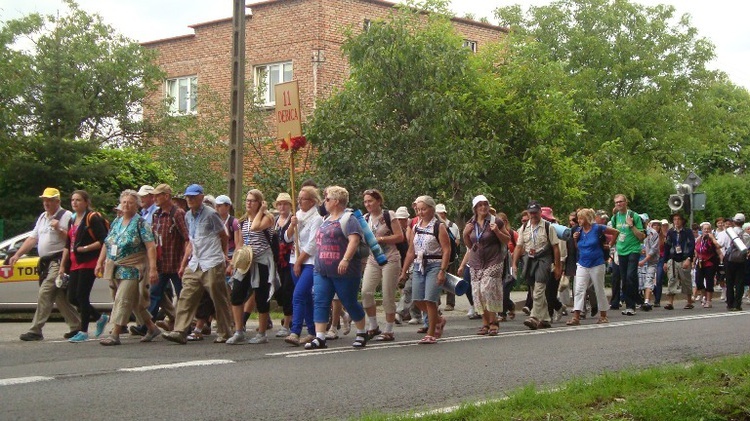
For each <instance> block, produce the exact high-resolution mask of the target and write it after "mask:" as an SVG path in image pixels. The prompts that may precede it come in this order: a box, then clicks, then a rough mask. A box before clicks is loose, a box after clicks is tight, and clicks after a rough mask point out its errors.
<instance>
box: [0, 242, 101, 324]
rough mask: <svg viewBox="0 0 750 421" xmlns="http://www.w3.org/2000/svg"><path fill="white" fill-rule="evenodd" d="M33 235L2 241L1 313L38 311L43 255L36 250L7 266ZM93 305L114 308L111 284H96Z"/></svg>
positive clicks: (0, 255)
mask: <svg viewBox="0 0 750 421" xmlns="http://www.w3.org/2000/svg"><path fill="white" fill-rule="evenodd" d="M29 236H31V231H28V232H25V233H23V234H21V235H17V236H15V237H13V238H10V239H8V240H5V241H3V242H0V311H8V310H33V309H35V308H36V303H37V298H38V293H39V272H38V269H37V265H38V263H39V254H38V252H37V249H36V247H34V248H32V249H31V250H30V251H29V252H28V253H27V254H25V255H24V256H22V257H21V258H20V259H18V261H17V262H16V264H15V265H13V266H10V265H7V264H6V262H7V260H8V259H9V258H10V257H11V256H13V255H14V254H15V253H16V250H18V249H19V248H21V245H22V244H23V242H24V241H26V239H27V238H29ZM91 304H92V305H93V306H94V307H96V308H97V309H100V310H109V309H111V308H112V292H111V291H110V289H109V283H108V282H106V281H103V280H101V279H97V281H96V282H94V288H93V289H92V291H91Z"/></svg>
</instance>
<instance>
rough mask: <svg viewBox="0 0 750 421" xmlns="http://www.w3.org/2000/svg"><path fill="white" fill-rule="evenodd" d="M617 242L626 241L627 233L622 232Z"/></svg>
mask: <svg viewBox="0 0 750 421" xmlns="http://www.w3.org/2000/svg"><path fill="white" fill-rule="evenodd" d="M617 241H619V242H623V241H625V233H624V232H621V233H620V235H618V236H617Z"/></svg>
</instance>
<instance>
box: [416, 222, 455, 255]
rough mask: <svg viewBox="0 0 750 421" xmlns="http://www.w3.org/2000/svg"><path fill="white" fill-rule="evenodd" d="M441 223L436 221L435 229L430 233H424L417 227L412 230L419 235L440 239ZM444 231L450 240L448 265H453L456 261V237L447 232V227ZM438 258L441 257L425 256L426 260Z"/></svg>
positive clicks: (449, 231)
mask: <svg viewBox="0 0 750 421" xmlns="http://www.w3.org/2000/svg"><path fill="white" fill-rule="evenodd" d="M442 223H443V222H442V221H441V220H440V219H438V220H437V222H436V223H435V229H434V230H433V231H432V232H430V231H424V230H422V229H420V228H419V226H418V225H415V226H414V229H415V231H416V232H419V233H420V234H428V235H433V236H435V238H440V224H442ZM446 231H448V238H450V240H451V256H450V260H449V263H453V262H455V261H456V260H457V259H458V244H457V243H456V237H455V236H454V235H453V233H451V230H449V229H448V227H447V226H446ZM438 241H439V240H438ZM440 257H442V256H425V258H427V259H438V258H440Z"/></svg>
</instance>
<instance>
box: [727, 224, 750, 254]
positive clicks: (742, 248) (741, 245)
mask: <svg viewBox="0 0 750 421" xmlns="http://www.w3.org/2000/svg"><path fill="white" fill-rule="evenodd" d="M727 235H729V238H730V239H731V240H732V242H733V243H734V245H735V247H737V250H739V251H747V246H746V245H745V242H744V241H742V239H741V238H740V237H739V235H737V232H736V231H735V230H733V229H731V228H730V229H728V230H727Z"/></svg>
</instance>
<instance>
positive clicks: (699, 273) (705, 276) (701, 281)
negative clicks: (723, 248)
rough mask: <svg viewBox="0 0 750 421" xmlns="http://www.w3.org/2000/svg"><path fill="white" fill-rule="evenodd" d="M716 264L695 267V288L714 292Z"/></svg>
mask: <svg viewBox="0 0 750 421" xmlns="http://www.w3.org/2000/svg"><path fill="white" fill-rule="evenodd" d="M715 275H716V266H703V267H701V268H696V269H695V288H696V289H697V290H698V291H703V290H706V291H707V292H714V276H715Z"/></svg>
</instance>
